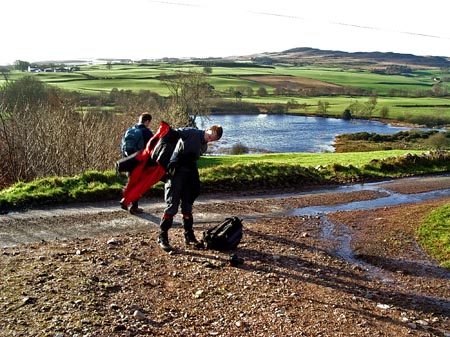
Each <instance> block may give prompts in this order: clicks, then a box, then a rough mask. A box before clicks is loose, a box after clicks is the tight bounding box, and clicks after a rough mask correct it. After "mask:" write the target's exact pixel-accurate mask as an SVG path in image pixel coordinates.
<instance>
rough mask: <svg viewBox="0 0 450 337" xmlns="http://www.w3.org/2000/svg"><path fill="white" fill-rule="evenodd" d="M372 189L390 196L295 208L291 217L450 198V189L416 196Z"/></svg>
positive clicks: (377, 188)
mask: <svg viewBox="0 0 450 337" xmlns="http://www.w3.org/2000/svg"><path fill="white" fill-rule="evenodd" d="M370 189H371V190H376V191H380V192H385V193H389V195H388V196H387V197H382V198H378V199H372V200H363V201H354V202H350V203H344V204H338V205H323V206H322V205H319V206H308V207H302V208H295V209H292V210H291V211H290V213H289V215H320V214H328V213H334V212H342V211H344V212H345V211H358V210H370V209H377V208H383V207H388V206H396V205H403V204H413V203H417V202H422V201H428V200H434V199H439V198H443V197H448V196H450V189H443V190H437V191H430V192H423V193H416V194H400V193H393V192H392V191H389V190H386V189H385V188H379V187H376V186H373V187H371V188H370ZM366 190H367V188H366Z"/></svg>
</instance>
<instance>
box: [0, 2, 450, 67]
mask: <svg viewBox="0 0 450 337" xmlns="http://www.w3.org/2000/svg"><path fill="white" fill-rule="evenodd" d="M446 1H447V0H428V1H426V2H424V1H420V2H419V1H396V0H377V1H371V2H369V1H361V0H339V1H337V0H306V1H302V0H271V1H266V0H173V1H171V0H168V1H153V0H127V1H125V0H76V1H72V0H3V1H2V2H1V4H0V12H1V16H0V18H1V19H0V32H1V38H0V46H1V47H0V65H7V64H13V63H14V61H16V60H22V61H29V62H36V61H47V60H73V59H80V60H90V59H97V58H125V59H132V60H141V59H159V58H163V57H177V58H189V57H200V58H206V57H228V56H242V55H252V54H257V53H262V52H280V51H283V50H287V49H291V48H297V47H311V48H318V49H323V50H340V51H346V52H357V51H363V52H373V51H380V52H396V53H406V54H415V55H423V56H426V55H432V56H446V57H450V30H449V29H448V23H447V22H448V13H447V10H446V8H447V6H446Z"/></svg>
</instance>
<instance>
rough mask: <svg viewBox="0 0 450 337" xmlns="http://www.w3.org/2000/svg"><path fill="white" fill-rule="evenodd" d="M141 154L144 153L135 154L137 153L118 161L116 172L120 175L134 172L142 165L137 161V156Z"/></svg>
mask: <svg viewBox="0 0 450 337" xmlns="http://www.w3.org/2000/svg"><path fill="white" fill-rule="evenodd" d="M140 152H142V151H138V152H135V153H133V154H132V155H130V156H128V157H125V158H122V159H120V160H118V161H116V171H117V172H118V173H120V172H129V173H131V172H132V171H133V170H134V168H135V167H136V166H138V165H139V163H140V162H139V161H138V160H137V159H136V156H137V154H138V153H140Z"/></svg>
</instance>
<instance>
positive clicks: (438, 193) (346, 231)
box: [289, 184, 450, 283]
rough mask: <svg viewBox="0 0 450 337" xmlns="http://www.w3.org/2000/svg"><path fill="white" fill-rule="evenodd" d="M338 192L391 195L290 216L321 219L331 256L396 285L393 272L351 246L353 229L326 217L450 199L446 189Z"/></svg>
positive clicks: (298, 210)
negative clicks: (412, 191) (358, 252)
mask: <svg viewBox="0 0 450 337" xmlns="http://www.w3.org/2000/svg"><path fill="white" fill-rule="evenodd" d="M338 190H340V191H341V192H342V191H345V192H350V191H362V190H371V191H377V192H384V193H385V194H387V196H385V197H380V198H377V199H373V200H363V201H355V202H350V203H342V204H338V205H323V206H322V205H319V206H309V207H302V208H295V209H292V210H290V213H289V215H296V216H299V215H300V216H319V217H320V226H321V239H322V240H324V241H327V242H329V243H331V247H332V248H331V252H330V253H331V254H332V255H334V256H337V257H340V258H342V259H343V260H345V261H346V262H348V263H350V264H353V265H357V266H359V267H360V268H362V269H363V270H365V271H366V272H367V273H368V274H369V275H370V276H371V277H372V278H374V279H378V280H380V281H382V282H384V283H394V282H395V279H394V278H393V277H392V275H391V274H390V273H389V272H387V271H385V270H383V269H381V268H378V267H376V266H373V265H371V264H369V263H367V262H365V261H362V260H360V259H358V258H357V257H356V256H355V254H354V251H353V249H352V247H351V241H352V236H353V233H352V229H351V228H350V227H348V226H346V225H345V224H342V223H334V222H332V221H331V220H330V219H329V218H328V217H327V216H326V214H329V213H333V212H339V211H341V212H342V211H355V210H372V209H377V208H383V207H388V206H395V205H402V204H413V203H418V202H423V201H428V200H434V199H439V198H442V197H448V196H450V189H442V190H435V191H430V192H422V193H415V194H401V193H395V192H393V191H391V190H389V189H386V188H384V187H381V186H379V185H377V184H367V185H354V186H345V187H343V188H339V189H338Z"/></svg>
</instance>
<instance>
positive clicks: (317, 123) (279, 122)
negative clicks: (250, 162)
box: [199, 114, 410, 153]
mask: <svg viewBox="0 0 450 337" xmlns="http://www.w3.org/2000/svg"><path fill="white" fill-rule="evenodd" d="M212 124H220V125H222V126H223V132H224V133H223V137H222V139H221V140H220V141H219V142H217V143H216V145H217V147H218V148H231V147H232V146H233V145H235V144H239V143H240V144H242V145H244V146H246V147H247V148H249V149H260V150H268V151H271V152H311V153H317V152H326V151H328V152H333V151H334V148H333V146H332V144H333V143H334V138H335V136H336V135H339V134H343V133H356V132H364V131H365V132H369V133H372V132H375V133H383V134H392V133H396V132H399V131H403V130H410V128H406V127H393V126H390V125H386V124H382V123H380V122H375V121H367V120H351V121H345V120H342V119H337V118H322V117H303V116H291V115H265V114H261V115H214V116H210V117H209V118H208V120H207V121H204V122H201V123H199V127H201V128H205V127H207V126H208V125H212ZM256 152H258V151H256Z"/></svg>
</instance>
